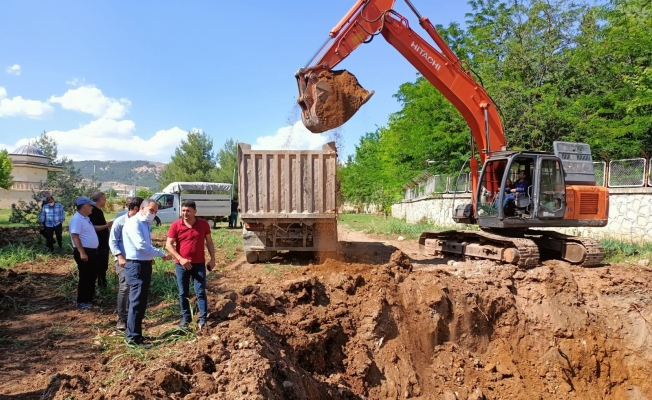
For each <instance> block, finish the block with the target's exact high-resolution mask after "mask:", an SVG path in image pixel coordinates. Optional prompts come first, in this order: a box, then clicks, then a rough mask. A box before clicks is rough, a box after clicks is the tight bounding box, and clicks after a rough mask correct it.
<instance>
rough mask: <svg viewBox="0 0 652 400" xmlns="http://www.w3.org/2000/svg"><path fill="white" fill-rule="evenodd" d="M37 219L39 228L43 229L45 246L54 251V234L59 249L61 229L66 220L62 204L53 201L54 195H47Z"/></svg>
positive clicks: (60, 245)
mask: <svg viewBox="0 0 652 400" xmlns="http://www.w3.org/2000/svg"><path fill="white" fill-rule="evenodd" d="M38 220H39V222H40V224H41V229H43V230H45V245H46V246H47V248H48V249H49V250H50V251H51V252H53V251H54V236H55V235H56V237H57V244H58V245H59V250H61V247H62V241H61V231H62V225H63V221H65V220H66V213H65V212H64V210H63V206H62V205H61V204H59V203H57V202H55V201H54V197H52V196H47V197H46V198H45V204H43V208H41V214H40V215H39V218H38Z"/></svg>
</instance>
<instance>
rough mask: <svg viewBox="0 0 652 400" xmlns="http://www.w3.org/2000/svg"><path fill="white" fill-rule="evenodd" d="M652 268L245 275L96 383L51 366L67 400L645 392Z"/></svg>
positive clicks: (334, 267)
mask: <svg viewBox="0 0 652 400" xmlns="http://www.w3.org/2000/svg"><path fill="white" fill-rule="evenodd" d="M649 277H650V271H649V270H644V271H643V270H638V271H635V270H634V268H632V269H630V270H628V269H626V268H623V269H620V268H613V267H612V268H607V267H604V268H599V269H592V270H587V269H581V268H574V267H571V266H569V265H566V264H563V263H555V262H549V263H547V264H546V265H543V266H540V267H537V268H534V269H531V270H518V269H516V268H513V267H509V266H499V265H494V264H492V263H488V262H467V263H458V264H457V265H456V266H448V265H443V266H426V267H424V268H420V269H419V270H414V269H413V266H412V265H411V260H410V259H409V258H408V257H407V256H406V255H405V254H403V253H402V252H400V251H397V252H395V253H394V254H393V255H392V257H391V259H390V261H389V262H388V263H386V264H380V265H368V264H354V263H346V262H341V261H335V260H328V261H326V262H325V263H324V264H323V265H319V266H308V267H304V268H301V269H298V270H297V271H296V273H295V274H294V275H293V276H292V277H291V279H287V277H283V278H280V279H279V280H278V281H269V282H265V283H263V282H262V281H261V280H260V279H257V280H255V281H254V279H253V277H252V279H251V281H252V282H249V283H248V284H247V283H246V279H244V280H242V282H244V283H243V284H242V285H241V286H240V287H238V288H237V289H236V290H232V291H229V292H222V293H221V295H220V297H219V298H218V299H217V301H214V302H213V304H212V309H213V310H214V311H213V313H212V314H211V321H210V323H209V325H210V326H211V330H210V332H209V333H207V334H205V335H204V336H201V337H199V338H198V340H196V341H193V342H190V343H182V344H179V345H178V346H177V347H176V348H175V349H173V351H172V350H171V351H170V352H169V354H164V355H161V356H160V357H159V358H157V359H155V360H153V361H151V362H148V363H145V362H134V361H130V362H128V363H127V362H125V364H122V365H121V367H120V368H123V369H124V371H125V374H126V376H127V378H124V379H125V381H124V382H123V383H121V384H106V383H103V382H106V378H107V376H108V375H109V372H108V371H109V370H111V368H109V367H108V366H106V365H104V366H101V367H89V366H83V365H82V366H79V367H78V369H77V370H72V371H67V372H66V373H65V374H63V373H62V374H59V375H57V376H56V377H55V378H54V379H53V380H52V383H51V388H50V390H49V392H50V393H53V394H54V398H57V399H65V398H68V396H70V395H74V398H75V399H85V398H88V399H98V398H101V399H130V398H131V399H149V398H177V399H204V398H215V399H217V398H225V399H226V398H228V399H237V398H242V399H245V398H246V399H250V398H251V399H361V398H365V399H368V398H369V399H399V398H401V399H404V398H420V399H447V400H454V399H462V400H469V399H473V400H475V399H499V398H513V399H645V398H648V397H649V396H651V395H652V384H651V383H650V380H649V376H650V365H652V364H651V361H652V348H651V344H652V340H651V339H650V324H649V322H648V321H649V320H650V318H649V317H650V315H652V300H651V298H650V295H649V289H650V279H649Z"/></svg>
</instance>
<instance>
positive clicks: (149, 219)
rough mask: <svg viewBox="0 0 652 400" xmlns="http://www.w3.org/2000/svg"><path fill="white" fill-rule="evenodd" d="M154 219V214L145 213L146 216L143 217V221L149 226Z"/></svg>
mask: <svg viewBox="0 0 652 400" xmlns="http://www.w3.org/2000/svg"><path fill="white" fill-rule="evenodd" d="M155 217H156V215H155V214H152V213H147V216H145V220H146V221H147V222H148V223H150V224H151V223H152V221H154V218H155Z"/></svg>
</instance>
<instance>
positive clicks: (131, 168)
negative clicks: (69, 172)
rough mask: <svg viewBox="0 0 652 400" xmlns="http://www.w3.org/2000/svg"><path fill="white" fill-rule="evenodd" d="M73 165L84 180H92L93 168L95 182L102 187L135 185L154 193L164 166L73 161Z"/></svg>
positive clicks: (142, 162)
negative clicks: (95, 176) (99, 183)
mask: <svg viewBox="0 0 652 400" xmlns="http://www.w3.org/2000/svg"><path fill="white" fill-rule="evenodd" d="M73 165H74V166H75V168H78V169H79V170H80V171H81V174H82V177H83V178H85V179H92V177H93V167H95V174H96V175H97V182H101V183H102V184H103V185H102V186H104V185H110V186H115V184H122V185H129V186H131V185H136V186H139V187H148V188H150V189H151V190H154V191H156V190H157V189H158V182H157V180H156V178H158V176H159V175H160V174H161V171H162V170H163V168H164V167H165V165H166V164H165V163H160V162H152V161H97V160H88V161H73Z"/></svg>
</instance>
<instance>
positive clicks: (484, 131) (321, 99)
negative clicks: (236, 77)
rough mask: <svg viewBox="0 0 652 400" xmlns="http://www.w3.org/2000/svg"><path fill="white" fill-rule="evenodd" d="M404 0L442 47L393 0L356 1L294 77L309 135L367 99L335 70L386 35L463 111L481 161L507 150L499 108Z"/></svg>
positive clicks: (345, 74)
mask: <svg viewBox="0 0 652 400" xmlns="http://www.w3.org/2000/svg"><path fill="white" fill-rule="evenodd" d="M406 2H407V3H408V5H409V6H410V8H411V9H412V10H413V11H414V12H415V14H417V16H418V17H419V23H420V24H421V26H422V27H423V28H424V30H425V31H426V32H427V33H428V35H429V36H430V37H431V38H432V39H433V40H434V41H435V43H436V44H437V46H438V47H439V49H436V48H435V47H434V46H432V45H431V44H430V43H428V42H427V41H426V40H424V39H423V38H422V37H421V36H420V35H418V34H417V33H416V32H414V31H413V30H412V29H411V28H410V26H409V23H408V21H407V19H405V18H404V17H403V16H401V15H400V14H398V13H397V12H396V11H394V10H393V9H392V7H393V6H394V3H395V2H394V0H358V1H357V2H356V3H355V4H354V5H353V7H352V8H351V9H350V10H349V12H348V13H347V14H346V15H345V16H344V18H342V20H341V21H340V22H339V23H338V24H337V25H336V26H335V27H334V28H333V29H332V30H331V32H330V40H329V41H328V42H327V43H326V44H325V46H322V48H321V49H320V51H318V53H317V54H316V55H315V57H313V59H312V60H310V62H309V66H307V67H305V68H301V69H300V70H299V71H298V72H297V73H296V74H295V76H296V78H297V84H298V88H299V98H298V103H299V105H300V106H301V111H302V112H301V116H302V119H303V122H304V124H305V125H306V127H307V128H308V129H309V130H310V131H311V132H313V133H321V132H324V131H326V130H329V129H333V128H336V127H338V126H340V125H342V124H343V123H345V122H346V121H347V120H348V119H349V118H351V116H353V114H355V112H356V111H357V110H358V109H359V108H360V107H361V106H362V105H363V104H365V103H366V102H367V101H368V100H369V98H370V97H371V96H372V95H373V92H368V91H366V90H365V89H363V88H362V87H361V86H360V85H359V84H358V81H357V79H356V78H355V77H354V76H353V75H352V74H350V73H348V72H347V71H333V68H334V67H335V66H337V65H338V64H339V63H340V62H341V61H342V60H344V59H345V58H346V57H348V56H349V54H351V53H352V52H353V51H354V50H355V49H356V48H358V47H359V46H360V45H361V44H363V43H368V42H369V41H371V40H372V39H373V37H375V36H377V35H382V36H383V37H384V38H385V40H387V42H389V43H390V44H391V45H392V46H393V47H394V48H396V50H398V51H399V53H401V55H403V57H405V58H406V59H407V60H408V61H409V62H410V63H411V64H412V65H414V67H415V68H416V69H417V70H418V71H419V72H420V73H421V74H422V75H423V76H424V77H425V78H426V79H427V80H428V81H429V82H431V83H432V84H433V86H435V88H437V90H439V91H440V92H441V93H442V94H443V95H444V96H445V97H446V98H447V99H448V100H449V101H450V102H451V103H452V104H453V105H454V106H455V107H456V108H457V109H458V110H459V111H460V113H461V114H462V116H463V117H464V119H465V120H466V122H467V123H468V124H469V127H470V128H471V133H472V135H473V138H474V140H475V141H476V143H478V147H479V148H480V161H481V162H484V160H485V157H486V156H487V155H488V154H489V153H491V152H493V151H499V150H504V149H505V135H504V133H503V127H502V125H501V122H500V118H499V115H498V112H497V110H496V107H495V106H494V105H493V102H492V100H491V98H490V97H489V95H488V94H487V92H486V91H485V90H484V88H483V87H482V86H480V85H479V84H478V83H477V82H476V81H475V80H474V79H473V78H472V77H471V75H470V74H469V73H468V72H467V71H465V70H464V68H463V67H462V62H461V61H460V60H459V59H458V58H457V57H456V56H455V54H454V53H453V51H452V50H451V49H450V48H449V47H448V45H447V44H446V42H445V41H444V40H443V38H442V37H441V36H440V35H439V33H438V32H437V30H436V29H435V27H434V26H433V25H432V23H431V22H430V21H429V20H428V18H426V17H422V16H420V15H419V13H418V12H417V11H416V9H415V8H414V6H413V5H412V4H411V3H410V1H409V0H406ZM315 60H316V61H315ZM313 61H314V63H313ZM310 64H312V65H310Z"/></svg>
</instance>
